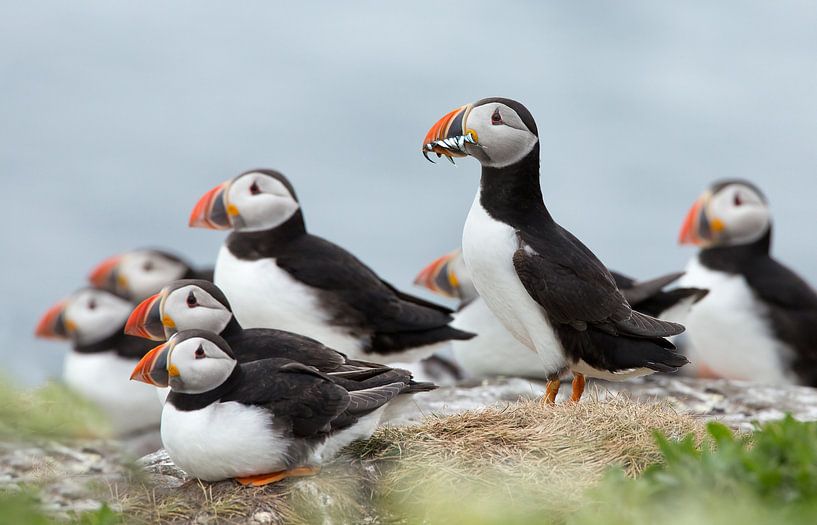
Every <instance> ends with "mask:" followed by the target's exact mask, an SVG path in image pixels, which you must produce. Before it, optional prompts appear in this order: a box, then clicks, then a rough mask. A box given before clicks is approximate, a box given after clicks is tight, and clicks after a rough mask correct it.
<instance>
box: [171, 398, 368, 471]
mask: <svg viewBox="0 0 817 525" xmlns="http://www.w3.org/2000/svg"><path fill="white" fill-rule="evenodd" d="M382 410H383V409H382V408H380V409H378V410H376V411H374V412H372V413H371V414H368V415H366V416H364V417H362V418H361V419H360V420H359V421H358V422H357V423H356V424H354V425H352V426H351V427H349V428H347V429H344V430H342V431H340V432H337V433H335V434H332V435H330V436H329V437H328V438H326V439H325V440H323V441H317V442H315V443H313V444H311V445H306V444H304V443H294V441H293V439H294V438H291V437H284V435H283V432H281V430H280V429H278V428H276V425H275V421H274V418H273V417H272V414H271V413H270V412H269V411H268V410H266V409H264V408H262V407H257V406H248V405H244V404H241V403H237V402H233V401H229V402H224V403H222V402H215V403H212V404H210V405H208V406H206V407H204V408H201V409H199V410H190V411H182V410H178V409H177V408H176V407H174V406H173V405H172V404H169V403H168V404H166V405H165V407H164V411H163V413H162V443H163V444H164V447H165V449H166V450H167V453H168V455H169V456H170V459H172V460H173V462H174V463H175V464H176V465H177V466H178V467H179V468H181V469H182V470H184V471H185V472H186V473H187V474H189V475H190V476H193V477H195V478H199V479H203V480H206V481H218V480H222V479H227V478H235V477H244V476H254V475H259V474H270V473H273V472H279V471H281V470H288V469H292V468H295V467H302V466H319V465H320V464H321V463H322V462H323V461H327V460H330V459H332V458H333V457H334V456H336V455H337V454H338V452H340V450H341V449H342V448H343V447H345V446H347V445H349V444H350V443H352V442H353V441H355V440H357V439H366V438H368V437H370V436H371V435H372V433H373V432H374V430H375V428H376V427H377V423H378V422H379V420H380V416H381V412H382ZM295 454H301V455H295Z"/></svg>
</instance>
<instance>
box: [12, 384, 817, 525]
mask: <svg viewBox="0 0 817 525" xmlns="http://www.w3.org/2000/svg"><path fill="white" fill-rule="evenodd" d="M569 388H570V385H569V384H567V385H564V386H563V391H562V394H561V395H560V398H559V401H560V402H561V401H562V399H563V397H564V396H565V394H566V392H565V390H568V389H569ZM543 390H544V385H543V384H542V383H538V382H529V381H525V380H522V379H496V380H490V381H484V382H479V383H476V382H475V383H471V384H463V385H459V386H456V387H445V388H441V389H439V390H437V391H435V392H431V393H428V394H424V395H422V396H415V397H414V398H413V399H411V400H410V401H409V402H408V403H404V405H403V406H402V407H400V409H401V413H400V414H399V415H396V416H394V419H393V421H394V423H395V424H411V423H413V422H419V421H420V420H421V419H423V418H424V417H425V416H427V415H432V414H434V415H448V414H455V413H459V412H462V411H465V410H470V409H477V408H481V407H485V406H489V405H495V404H497V403H509V402H514V401H516V400H518V399H519V398H525V399H531V398H538V397H540V396H541V395H542V392H543ZM618 394H624V395H626V396H629V397H631V398H633V399H634V400H638V401H654V400H666V401H667V402H668V403H669V404H670V405H671V406H672V407H673V408H674V409H675V410H676V411H678V412H681V413H686V414H690V415H693V416H694V417H695V418H701V419H717V420H720V421H722V422H724V423H726V424H727V425H729V426H731V427H733V428H735V429H739V430H749V429H751V427H752V423H753V422H754V421H760V422H763V421H768V420H772V419H777V418H780V417H782V416H783V414H785V413H791V414H793V415H794V416H795V417H796V418H798V419H802V420H817V390H815V389H811V388H804V387H780V386H759V385H752V384H748V383H739V382H733V381H723V380H716V381H713V380H696V379H690V378H683V377H669V376H653V377H649V378H644V379H641V380H636V381H631V382H627V383H618V384H614V383H593V384H591V385H590V386H589V387H588V391H587V393H586V394H585V395H589V396H591V398H597V399H599V400H605V399H609V398H610V397H611V396H616V395H618ZM131 457H133V456H131ZM128 458H129V456H128V454H127V452H123V450H122V448H121V447H120V446H118V445H117V444H114V443H111V442H105V441H83V442H81V443H75V444H64V443H57V442H53V441H47V442H38V443H3V444H0V488H5V489H11V490H20V489H21V488H25V487H26V486H29V485H31V486H36V487H39V488H40V492H41V497H42V499H43V504H44V506H45V507H46V508H47V509H48V510H50V511H52V512H54V513H55V514H56V515H62V516H68V515H69V513H70V512H72V511H83V510H90V509H94V508H98V507H99V506H100V505H102V502H108V503H109V504H110V505H112V506H113V508H114V509H116V508H117V506H118V505H121V501H122V498H120V497H119V495H118V494H117V492H118V491H119V490H121V489H123V487H125V486H126V485H127V484H128V483H131V482H133V481H134V479H136V480H138V481H139V482H140V483H146V484H147V486H148V487H151V486H152V487H156V489H157V490H172V489H175V488H177V487H180V486H183V485H184V486H187V487H189V486H190V485H189V484H190V483H191V482H190V481H189V480H187V479H186V477H185V475H184V473H183V472H181V471H180V470H178V469H177V468H175V466H174V465H173V464H172V462H171V461H170V460H169V459H168V458H167V456H166V455H165V454H164V452H163V451H159V452H156V453H153V454H149V455H147V456H145V457H143V458H142V459H141V460H139V461H138V467H136V468H134V467H133V463H132V462H131V461H129V459H128ZM142 472H146V473H147V479H143V478H142V479H140V477H141V476H142V474H141V473H142ZM195 490H199V489H198V488H196V489H195ZM201 490H206V489H204V488H201ZM255 514H258V515H257V516H255ZM255 514H253V515H254V516H255V519H256V521H258V522H265V521H266V522H271V521H272V515H271V514H269V513H268V512H267V511H266V510H260V511H258V512H257V513H255Z"/></svg>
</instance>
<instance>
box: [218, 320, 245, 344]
mask: <svg viewBox="0 0 817 525" xmlns="http://www.w3.org/2000/svg"><path fill="white" fill-rule="evenodd" d="M242 331H244V328H242V326H241V323H239V322H238V319H236V318H235V315H233V316H232V317H230V322H229V323H227V326H225V327H224V330H222V331H221V334H219V335H220V336H221V337H223V338H224V339H229V338H230V336H233V335H238V334H240V333H241V332H242Z"/></svg>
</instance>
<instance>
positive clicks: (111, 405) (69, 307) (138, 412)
mask: <svg viewBox="0 0 817 525" xmlns="http://www.w3.org/2000/svg"><path fill="white" fill-rule="evenodd" d="M131 308H133V306H132V305H131V303H129V302H128V301H125V300H124V299H122V298H120V297H117V296H115V295H113V294H111V293H108V292H106V291H104V290H96V289H93V288H83V289H81V290H78V291H77V292H75V293H73V294H72V295H71V296H69V297H68V298H67V299H65V300H63V301H60V302H59V303H57V304H56V305H54V306H53V307H51V308H50V309H49V310H48V311H47V312H46V313H45V315H44V316H43V317H42V319H40V322H39V323H38V325H37V329H36V332H35V334H36V335H37V337H44V338H52V339H67V340H70V341H71V343H72V348H71V351H70V352H69V353H68V354H67V355H66V356H65V364H64V367H63V379H64V381H65V383H66V384H67V385H68V387H69V388H71V389H72V390H74V391H76V392H77V393H79V394H80V395H82V396H83V397H85V398H86V399H88V400H89V401H91V402H92V403H94V404H95V405H96V406H98V407H99V408H100V409H101V410H102V411H103V412H104V413H105V415H106V416H107V417H108V419H109V420H110V422H111V424H112V426H113V430H114V431H116V433H117V434H119V435H120V436H124V435H127V434H134V433H138V432H141V431H146V430H149V429H155V428H156V427H158V425H159V417H160V415H161V404H160V403H159V400H158V398H157V397H156V394H155V392H154V391H153V390H152V389H150V388H146V387H145V386H144V385H137V384H134V383H131V382H129V381H128V377H129V376H130V371H131V370H132V369H133V366H134V365H135V364H136V363H137V362H138V361H139V359H141V358H142V356H144V355H145V354H146V353H147V352H148V351H149V350H150V349H151V348H152V347H153V345H152V344H150V342H149V341H146V340H144V339H141V338H139V337H132V336H129V335H125V334H124V333H123V332H122V328H123V327H124V326H125V320H126V319H127V318H128V314H129V313H130V311H131Z"/></svg>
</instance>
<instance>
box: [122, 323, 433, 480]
mask: <svg viewBox="0 0 817 525" xmlns="http://www.w3.org/2000/svg"><path fill="white" fill-rule="evenodd" d="M397 372H399V371H397ZM131 379H134V380H137V381H142V382H145V383H148V384H150V385H154V386H159V387H166V386H170V390H171V392H170V394H169V395H168V397H167V402H166V403H165V406H164V409H163V411H162V426H161V434H162V443H163V444H164V446H165V449H166V450H167V453H168V455H169V456H170V458H171V459H172V460H173V462H174V463H175V464H176V465H178V466H179V467H180V468H181V469H182V470H184V471H185V472H187V473H188V474H189V475H191V476H193V477H195V478H198V479H202V480H205V481H218V480H223V479H227V478H236V479H237V480H238V481H239V482H240V483H241V484H243V485H252V486H261V485H266V484H268V483H273V482H276V481H280V480H282V479H285V478H288V477H294V476H308V475H312V474H315V473H317V472H318V471H319V470H320V465H321V463H323V462H324V461H328V460H330V459H332V458H333V457H334V456H335V455H336V454H337V453H338V452H339V451H340V450H341V449H342V448H343V447H345V446H346V445H348V444H350V443H351V442H353V441H355V440H357V439H365V438H368V437H370V436H371V434H372V432H374V429H375V427H376V426H377V423H378V421H379V420H380V414H381V412H382V411H383V409H384V408H385V407H386V405H387V404H388V403H389V402H391V401H392V400H394V399H395V398H397V397H398V396H399V395H400V394H409V393H412V392H415V391H417V390H418V389H419V388H422V387H418V386H417V385H412V383H411V377H410V374H408V372H405V373H403V374H402V376H400V375H399V374H390V375H388V377H383V381H382V382H380V384H377V385H373V386H371V387H370V388H366V389H362V390H356V391H349V390H348V389H346V388H344V387H343V386H341V385H340V384H338V382H337V381H336V380H334V379H333V378H331V377H330V376H328V375H326V374H323V373H321V372H319V371H318V370H316V369H315V368H313V367H310V366H306V365H304V364H303V363H300V362H298V361H295V360H291V359H281V358H277V359H262V360H259V361H252V362H249V363H239V362H238V361H237V360H236V358H235V356H234V354H233V352H232V350H231V349H230V346H229V345H228V344H227V342H226V341H225V340H224V339H222V338H221V337H220V336H218V335H216V334H214V333H212V332H207V331H204V330H186V331H183V332H179V333H177V334H176V335H174V336H173V337H171V338H170V340H169V341H168V342H166V343H163V344H161V345H159V346H157V347H156V348H154V349H153V350H151V351H150V352H149V353H148V354H147V355H145V356H144V357H143V358H142V360H141V361H140V362H139V363H138V364H137V366H136V368H135V369H134V370H133V373H132V375H131Z"/></svg>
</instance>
